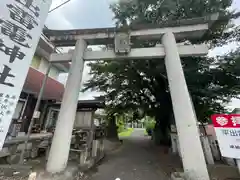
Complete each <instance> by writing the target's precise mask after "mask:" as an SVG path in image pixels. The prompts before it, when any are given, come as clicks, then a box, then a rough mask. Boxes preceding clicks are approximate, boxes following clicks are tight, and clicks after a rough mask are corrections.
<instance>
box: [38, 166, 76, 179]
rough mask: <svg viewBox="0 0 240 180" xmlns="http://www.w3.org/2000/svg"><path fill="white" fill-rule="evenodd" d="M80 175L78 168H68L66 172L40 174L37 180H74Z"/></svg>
mask: <svg viewBox="0 0 240 180" xmlns="http://www.w3.org/2000/svg"><path fill="white" fill-rule="evenodd" d="M78 173H79V169H78V167H77V166H71V167H68V168H66V170H65V171H64V172H61V173H56V174H51V173H49V172H40V173H38V174H37V178H36V180H74V179H75V178H76V176H77V175H78Z"/></svg>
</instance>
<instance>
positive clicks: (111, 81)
mask: <svg viewBox="0 0 240 180" xmlns="http://www.w3.org/2000/svg"><path fill="white" fill-rule="evenodd" d="M231 4H232V0H165V1H163V0H138V1H129V2H127V3H126V2H125V3H117V4H113V5H111V7H110V8H111V9H112V11H113V12H114V14H115V19H116V26H117V27H121V26H131V25H136V24H161V23H163V22H166V21H169V20H179V19H186V18H194V17H201V16H206V15H210V14H213V13H219V14H220V18H219V20H218V21H217V22H216V23H215V24H214V25H213V26H212V27H211V29H209V30H208V32H207V33H206V35H205V36H204V37H203V38H202V39H200V40H198V41H196V42H190V41H187V40H185V41H186V42H187V43H208V44H209V46H210V47H212V48H213V47H218V46H223V45H225V44H228V43H229V42H233V41H239V39H240V35H239V32H240V29H239V27H236V26H234V24H233V20H234V19H235V18H237V17H238V16H239V12H235V11H231V10H230V9H229V7H230V6H231ZM156 43H157V42H154V43H152V42H149V41H144V42H134V43H133V47H150V46H155V45H156ZM239 50H240V49H237V50H236V51H234V52H230V53H228V54H225V55H222V56H217V57H208V56H203V57H182V58H181V61H182V65H183V69H184V73H185V77H186V82H187V85H188V88H189V93H190V95H191V97H192V101H193V104H194V107H195V110H196V115H197V117H198V120H200V121H207V120H208V119H209V116H210V115H211V114H213V113H219V112H225V107H226V103H228V102H230V100H231V99H232V98H238V96H239V93H240V56H239V55H240V51H239ZM89 66H90V67H91V72H90V75H91V77H92V78H91V79H90V80H89V81H88V82H86V83H85V88H84V91H85V90H88V89H92V90H97V91H101V92H104V93H105V95H104V98H105V99H106V101H107V103H108V105H109V106H108V107H109V108H110V109H111V110H112V111H115V112H124V111H125V112H126V111H136V112H138V111H139V110H141V111H143V112H144V114H145V115H149V116H154V117H156V119H157V120H158V122H159V123H160V124H162V126H165V127H166V126H169V122H170V119H171V114H172V104H171V96H170V93H169V87H168V79H167V76H166V70H165V66H164V60H163V59H146V60H121V61H97V62H92V63H90V64H89Z"/></svg>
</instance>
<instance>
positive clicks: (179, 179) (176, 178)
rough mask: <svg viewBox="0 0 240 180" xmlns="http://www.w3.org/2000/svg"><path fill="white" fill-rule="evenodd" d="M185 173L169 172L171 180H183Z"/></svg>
mask: <svg viewBox="0 0 240 180" xmlns="http://www.w3.org/2000/svg"><path fill="white" fill-rule="evenodd" d="M185 179H186V178H185V175H184V173H183V172H174V173H172V174H171V180H185Z"/></svg>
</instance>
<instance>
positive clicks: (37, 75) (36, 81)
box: [23, 67, 64, 101]
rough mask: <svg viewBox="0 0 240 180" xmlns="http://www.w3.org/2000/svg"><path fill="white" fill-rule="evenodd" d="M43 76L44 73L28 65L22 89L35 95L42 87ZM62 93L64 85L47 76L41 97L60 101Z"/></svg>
mask: <svg viewBox="0 0 240 180" xmlns="http://www.w3.org/2000/svg"><path fill="white" fill-rule="evenodd" d="M44 77H45V74H43V73H42V72H40V71H38V70H36V69H34V68H31V67H30V68H29V70H28V74H27V77H26V80H25V83H24V86H23V91H24V92H26V93H30V94H34V95H35V96H36V97H37V96H38V94H39V92H40V89H41V87H42V82H43V79H44ZM63 93H64V85H63V84H62V83H60V82H58V81H57V80H55V79H53V78H50V77H48V79H47V82H46V85H45V88H44V93H43V98H42V99H43V100H57V101H61V99H62V96H63Z"/></svg>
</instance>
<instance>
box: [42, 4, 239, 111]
mask: <svg viewBox="0 0 240 180" xmlns="http://www.w3.org/2000/svg"><path fill="white" fill-rule="evenodd" d="M65 1H66V0H53V4H52V8H54V7H56V6H57V5H59V4H61V2H65ZM113 1H116V0H71V1H70V2H69V3H68V4H66V5H64V6H63V7H62V8H59V9H57V10H56V11H53V12H52V13H50V14H49V16H48V19H47V21H46V25H47V26H48V28H50V29H77V28H79V29H85V28H102V27H109V26H114V22H113V14H112V12H111V10H110V9H109V5H110V3H112V2H113ZM232 8H233V9H238V10H240V0H234V3H233V6H232ZM235 23H237V24H240V19H238V20H237V21H236V22H235ZM235 47H236V44H231V45H229V46H227V47H222V48H218V49H214V50H213V51H210V53H209V54H210V55H211V56H214V55H218V54H222V53H224V52H226V51H230V50H231V49H233V48H235ZM88 72H89V68H87V67H85V69H84V75H83V82H84V81H86V80H87V79H88V78H89V76H88ZM65 80H66V76H61V81H63V82H64V81H65ZM96 95H98V93H96V92H86V93H81V94H80V99H92V98H93V96H96ZM230 106H231V107H232V108H233V107H240V100H234V101H233V103H232V104H231V105H230Z"/></svg>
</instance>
